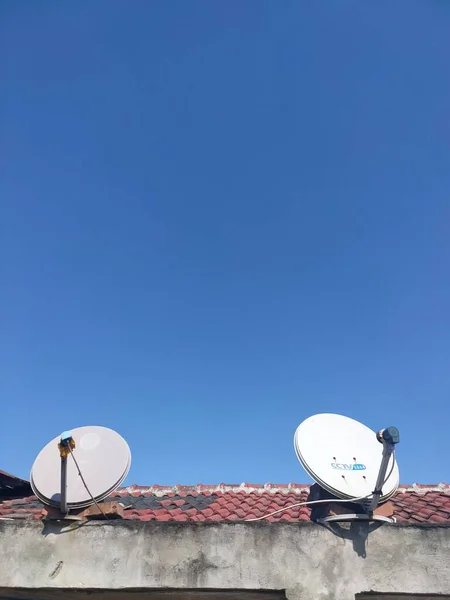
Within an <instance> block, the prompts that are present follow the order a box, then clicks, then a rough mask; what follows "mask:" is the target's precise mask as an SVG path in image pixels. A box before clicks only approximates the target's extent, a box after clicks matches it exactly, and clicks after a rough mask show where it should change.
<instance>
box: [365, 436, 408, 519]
mask: <svg viewBox="0 0 450 600" xmlns="http://www.w3.org/2000/svg"><path fill="white" fill-rule="evenodd" d="M377 439H378V441H379V442H381V443H382V444H383V457H382V459H381V465H380V470H379V471H378V477H377V482H376V484H375V489H374V491H373V492H372V500H371V502H370V505H369V507H368V510H369V512H371V513H373V511H374V510H375V509H376V507H377V506H378V504H379V502H380V498H381V495H382V493H383V486H384V484H385V483H386V472H387V469H388V466H389V461H390V459H391V457H393V454H394V451H395V444H398V443H399V441H400V434H399V432H398V429H397V428H396V427H388V428H387V429H382V430H381V431H379V432H378V433H377ZM393 460H395V459H394V458H393Z"/></svg>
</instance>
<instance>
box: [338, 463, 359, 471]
mask: <svg viewBox="0 0 450 600" xmlns="http://www.w3.org/2000/svg"><path fill="white" fill-rule="evenodd" d="M331 468H332V469H338V470H339V471H365V470H366V465H363V464H361V463H351V464H349V463H331Z"/></svg>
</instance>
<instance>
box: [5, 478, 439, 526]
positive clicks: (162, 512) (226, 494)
mask: <svg viewBox="0 0 450 600" xmlns="http://www.w3.org/2000/svg"><path fill="white" fill-rule="evenodd" d="M309 490H310V488H309V486H307V485H301V484H286V485H275V484H266V485H257V486H254V485H250V484H248V483H244V484H242V485H240V486H227V485H225V484H220V485H218V486H213V485H198V486H192V487H189V486H175V487H171V488H169V487H163V486H152V487H139V486H136V485H133V486H130V487H128V488H122V489H120V490H118V491H117V492H115V493H114V495H113V496H112V497H111V498H109V500H111V499H117V501H118V502H121V503H122V504H123V505H124V507H125V509H126V510H125V512H124V518H125V519H128V520H141V521H151V520H156V521H180V522H184V521H198V522H201V521H222V522H231V521H243V520H248V519H251V518H258V517H261V516H264V515H267V514H269V513H271V512H273V511H278V510H280V508H285V507H286V509H287V510H284V511H282V512H279V513H277V514H275V515H273V516H271V517H269V518H268V519H267V520H268V521H269V522H272V523H275V522H291V523H293V522H298V521H309V520H310V514H311V512H310V509H309V508H308V507H307V506H291V505H293V504H297V503H299V502H305V501H306V500H307V498H308V494H309ZM392 503H393V505H394V516H395V518H396V520H397V522H399V523H415V524H424V523H447V524H448V525H450V485H449V484H439V485H432V486H422V485H417V484H414V485H413V486H409V487H408V486H401V487H400V488H399V490H398V492H397V493H396V494H395V496H394V497H393V498H392ZM43 508H44V507H43V505H42V504H41V503H40V502H39V501H38V500H37V498H35V497H34V496H31V497H28V498H21V499H19V500H13V501H4V502H0V518H1V517H3V518H10V519H11V518H12V519H23V518H30V519H32V518H34V519H39V518H40V517H41V515H42V509H43Z"/></svg>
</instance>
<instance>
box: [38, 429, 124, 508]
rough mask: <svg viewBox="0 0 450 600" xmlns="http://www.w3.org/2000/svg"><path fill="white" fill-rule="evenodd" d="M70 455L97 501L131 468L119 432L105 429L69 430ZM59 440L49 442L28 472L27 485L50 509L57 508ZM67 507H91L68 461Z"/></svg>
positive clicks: (59, 469)
mask: <svg viewBox="0 0 450 600" xmlns="http://www.w3.org/2000/svg"><path fill="white" fill-rule="evenodd" d="M71 434H72V437H73V439H74V441H75V448H74V450H73V454H74V456H75V458H76V460H77V462H78V466H79V467H80V471H81V474H82V475H83V478H84V480H85V482H86V485H87V487H88V489H89V491H90V492H91V494H92V496H93V498H94V499H95V501H96V502H99V501H101V500H103V499H104V498H106V497H107V496H110V495H111V494H112V493H113V492H114V491H115V490H116V489H117V488H118V487H119V486H120V484H121V483H122V482H123V481H124V479H125V477H126V476H127V475H128V472H129V470H130V466H131V452H130V448H129V446H128V444H127V442H126V441H125V440H124V439H123V437H121V436H120V435H119V434H118V433H116V432H115V431H113V430H112V429H107V428H106V427H97V426H88V427H78V428H77V429H72V431H71ZM59 442H60V437H59V436H58V437H57V438H55V439H54V440H52V441H51V442H49V443H48V444H47V445H46V446H45V447H44V448H43V449H42V450H41V452H40V453H39V455H38V456H37V458H36V460H35V461H34V464H33V467H32V469H31V476H30V483H31V487H32V489H33V492H34V493H35V495H36V496H37V497H38V498H39V499H40V500H41V501H42V502H43V503H44V504H48V505H50V506H59V505H60V493H61V457H60V453H59V450H58V444H59ZM66 489H67V507H68V508H69V509H70V508H84V507H86V506H89V505H90V504H93V500H92V498H91V496H90V495H89V492H88V491H87V490H86V487H85V486H84V484H83V481H82V479H81V477H80V475H79V473H78V469H77V467H76V465H75V461H74V460H73V459H72V457H71V456H68V458H67V488H66Z"/></svg>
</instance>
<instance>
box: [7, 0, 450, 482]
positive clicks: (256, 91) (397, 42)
mask: <svg viewBox="0 0 450 600" xmlns="http://www.w3.org/2000/svg"><path fill="white" fill-rule="evenodd" d="M449 28H450V2H446V1H445V0H434V1H433V0H429V1H428V2H423V1H420V0H398V1H397V2H392V1H391V0H384V1H383V0H377V1H376V2H362V1H361V0H335V1H334V0H332V1H330V2H325V3H323V2H315V1H313V0H310V1H309V0H308V1H304V2H299V1H298V0H284V1H283V2H274V1H273V0H267V1H265V0H251V1H250V0H242V1H237V0H231V1H230V0H221V1H214V2H211V1H210V0H204V1H196V0H189V1H187V2H186V1H185V0H171V1H170V2H162V1H150V0H142V1H136V0H135V1H131V2H127V1H125V0H123V1H120V2H119V1H115V0H97V1H96V2H92V1H88V0H84V1H77V2H68V1H63V2H59V1H56V0H47V1H40V2H35V1H34V0H29V1H25V0H24V1H22V2H17V1H16V0H11V1H7V0H3V2H1V5H0V53H1V56H2V60H1V64H0V76H1V82H2V83H1V87H2V93H1V96H0V118H1V123H0V126H1V130H0V134H1V135H0V138H1V141H0V154H1V155H0V160H1V166H0V169H1V177H0V208H1V219H0V281H1V291H0V315H1V316H0V319H1V321H0V340H1V341H0V366H1V373H0V386H1V388H0V392H1V397H0V406H1V423H0V428H1V435H0V468H1V469H4V470H8V471H10V472H13V473H15V474H17V475H20V476H28V473H29V468H30V466H31V464H32V462H33V460H34V457H35V455H36V453H37V452H38V451H39V450H40V448H41V447H42V446H43V445H44V444H45V443H46V442H47V441H48V440H49V439H51V438H52V437H54V436H56V435H58V434H59V433H60V432H61V431H62V430H64V429H67V428H70V427H76V426H79V425H84V424H102V425H105V426H108V427H112V428H114V429H117V430H118V431H119V432H120V433H121V434H122V435H124V436H125V437H126V438H127V440H128V441H129V443H130V446H131V448H132V452H133V465H132V469H131V473H130V476H129V478H128V482H129V483H140V484H150V483H159V484H176V483H185V484H189V483H198V482H204V483H216V482H217V483H218V482H228V483H239V482H242V481H248V482H252V483H254V482H261V483H263V482H266V481H271V482H289V481H300V482H302V481H308V478H307V476H306V474H304V472H303V470H302V468H301V467H300V465H299V464H298V463H297V459H296V457H295V454H294V450H293V445H292V437H293V433H294V430H295V428H296V426H297V424H298V423H299V422H300V421H302V420H303V419H304V418H306V417H307V416H309V415H310V414H313V413H316V412H324V411H327V412H328V411H330V412H340V413H344V414H346V415H350V416H352V417H354V418H356V419H359V420H362V421H363V422H365V423H366V424H368V425H369V426H371V427H373V428H381V427H384V426H387V425H391V424H392V425H396V426H398V427H399V429H400V431H401V435H402V440H401V445H400V447H399V452H398V454H399V463H400V469H401V479H402V481H403V482H405V483H411V482H413V481H419V482H422V483H430V482H431V483H433V482H438V481H440V480H447V481H448V480H449V479H450V468H449V466H448V457H449V449H450V443H449V439H448V431H449V422H450V408H449V395H450V335H449V334H450V199H449V198H450V76H449V56H450V36H449V34H448V32H449Z"/></svg>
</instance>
